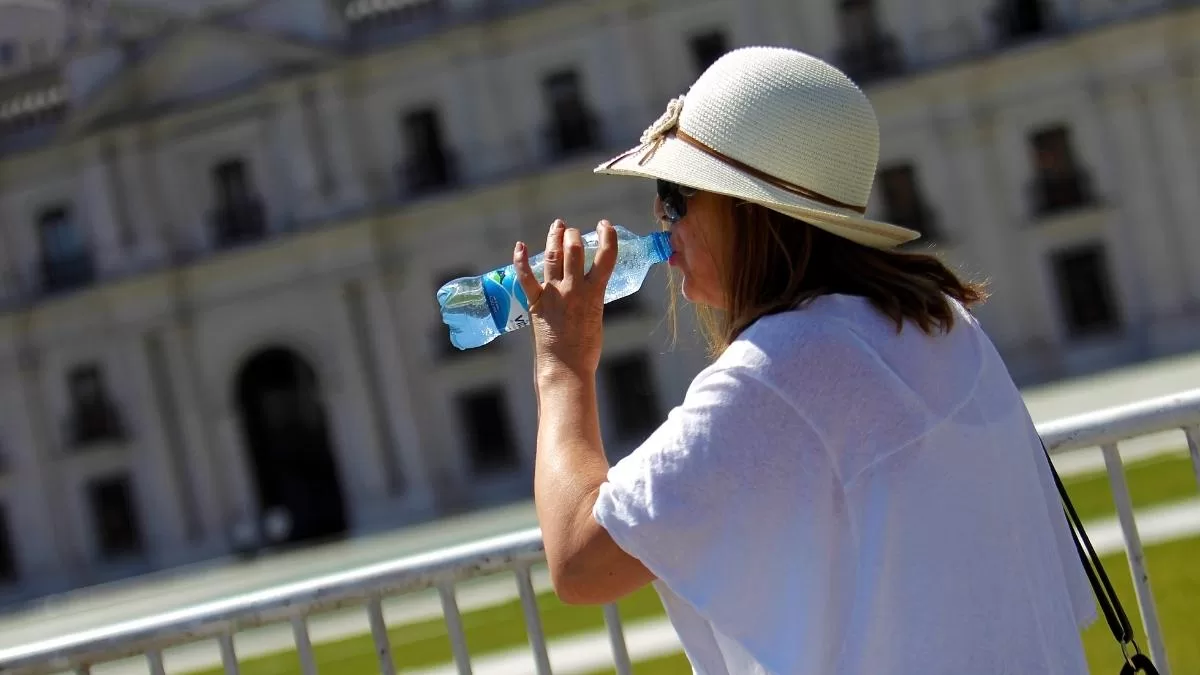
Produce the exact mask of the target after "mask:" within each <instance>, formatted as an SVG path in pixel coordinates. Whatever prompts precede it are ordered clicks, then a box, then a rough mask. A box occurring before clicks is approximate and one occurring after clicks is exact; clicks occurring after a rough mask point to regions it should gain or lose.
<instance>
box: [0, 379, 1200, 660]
mask: <svg viewBox="0 0 1200 675" xmlns="http://www.w3.org/2000/svg"><path fill="white" fill-rule="evenodd" d="M1196 425H1200V389H1194V390H1190V391H1186V392H1181V393H1178V394H1174V395H1171V396H1164V397H1160V398H1155V399H1149V400H1146V401H1140V402H1137V403H1133V404H1130V405H1124V406H1118V407H1113V408H1107V409H1103V410H1097V411H1093V412H1089V413H1085V414H1082V415H1076V416H1074V417H1069V418H1065V419H1060V420H1054V421H1051V422H1044V423H1042V424H1040V425H1038V433H1040V434H1041V435H1042V438H1043V439H1044V440H1045V441H1046V446H1047V448H1048V449H1049V450H1050V451H1051V452H1063V451H1067V450H1074V449H1079V448H1086V447H1097V446H1102V445H1106V444H1111V443H1117V442H1119V441H1123V440H1126V439H1129V438H1134V437H1138V436H1146V435H1149V434H1153V433H1157V432H1160V431H1169V430H1173V429H1181V428H1186V427H1195V426H1196ZM544 559H545V554H544V551H543V548H542V541H541V532H540V531H539V530H538V529H537V528H530V529H528V530H523V531H520V532H515V533H512V534H509V535H505V536H502V537H494V538H490V539H486V540H482V541H476V542H471V543H468V544H463V545H461V546H455V547H452V548H448V549H443V550H440V551H435V552H430V553H424V554H420V555H415V556H409V557H406V558H401V559H398V560H392V561H387V562H383V563H377V564H374V565H369V566H365V567H361V568H358V569H353V570H348V571H345V572H339V573H336V574H329V575H324V576H320V577H316V578H313V579H308V580H304V581H300V582H295V583H290V584H284V585H281V586H276V587H273V588H269V589H265V590H262V591H255V592H251V593H247V594H244V595H240V596H236V597H233V598H227V599H223V600H219V601H214V602H208V603H203V604H200V605H196V606H193V607H188V608H184V609H180V610H175V611H171V612H166V613H162V614H156V615H152V616H148V617H142V618H140V619H134V620H131V621H125V622H121V623H117V624H114V625H111V626H105V627H102V628H96V629H91V630H86V631H80V632H77V633H73V634H70V635H65V636H59V637H55V638H51V639H47V640H42V641H39V642H35V643H32V644H27V645H22V646H20V647H15V648H10V649H7V650H2V651H0V671H3V672H5V673H12V675H41V674H42V673H57V672H60V671H64V670H73V669H76V668H81V667H82V668H86V667H87V665H88V664H92V663H99V662H103V661H114V660H118V659H122V658H126V657H132V656H139V655H142V654H144V653H146V652H148V651H150V650H155V649H157V650H162V649H166V648H169V647H172V646H174V645H178V644H184V643H191V642H195V641H198V640H204V639H210V638H220V637H221V636H223V635H228V634H232V633H234V632H237V631H240V630H245V629H248V628H255V627H258V626H262V625H265V624H270V623H287V622H289V621H290V620H291V619H292V618H293V617H295V616H296V615H297V614H304V615H307V614H313V613H316V612H321V611H328V610H332V609H339V608H343V607H347V606H356V605H364V604H366V603H367V602H368V601H369V599H370V598H372V597H377V596H384V595H396V594H403V593H411V592H414V591H421V590H426V589H431V588H436V587H438V586H439V585H443V584H447V585H452V584H455V583H458V582H461V581H466V580H468V579H472V578H475V577H479V576H483V575H487V574H493V573H498V572H505V571H511V570H512V569H513V568H514V567H517V566H520V565H529V564H533V563H536V562H540V561H542V560H544Z"/></svg>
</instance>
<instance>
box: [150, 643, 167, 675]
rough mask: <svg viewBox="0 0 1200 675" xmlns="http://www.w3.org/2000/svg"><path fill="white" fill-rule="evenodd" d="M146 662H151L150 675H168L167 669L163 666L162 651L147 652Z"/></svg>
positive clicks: (152, 650)
mask: <svg viewBox="0 0 1200 675" xmlns="http://www.w3.org/2000/svg"><path fill="white" fill-rule="evenodd" d="M146 660H147V661H149V662H150V675H167V669H166V667H165V666H163V655H162V650H160V649H151V650H150V651H148V652H146Z"/></svg>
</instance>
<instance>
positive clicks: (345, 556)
mask: <svg viewBox="0 0 1200 675" xmlns="http://www.w3.org/2000/svg"><path fill="white" fill-rule="evenodd" d="M1198 387H1200V354H1195V355H1191V356H1187V357H1183V358H1176V359H1171V360H1164V361H1159V362H1155V363H1151V364H1147V365H1142V366H1137V367H1132V368H1126V369H1122V370H1119V371H1112V372H1109V373H1106V374H1103V375H1099V376H1093V377H1088V378H1082V379H1079V380H1075V381H1071V382H1062V383H1056V384H1053V385H1049V386H1045V387H1040V388H1035V389H1029V390H1027V391H1026V392H1025V397H1026V401H1027V403H1028V404H1029V408H1030V411H1031V414H1032V415H1033V417H1034V419H1035V420H1036V421H1039V422H1041V421H1047V420H1051V419H1058V418H1061V417H1067V416H1071V415H1076V414H1080V413H1084V412H1087V411H1089V410H1095V409H1097V408H1102V407H1108V406H1113V405H1120V404H1123V403H1131V402H1135V401H1139V400H1142V399H1146V398H1152V397H1155V396H1163V395H1167V394H1171V393H1175V392H1179V391H1183V390H1187V389H1192V388H1198ZM1183 444H1184V441H1183V437H1182V434H1180V433H1171V434H1165V435H1164V434H1160V435H1156V436H1155V437H1148V438H1146V439H1140V440H1138V441H1133V442H1130V443H1129V444H1128V446H1127V447H1126V446H1122V454H1123V455H1125V456H1126V458H1127V461H1132V460H1134V459H1135V458H1142V457H1146V456H1150V455H1153V454H1156V453H1159V452H1162V451H1164V450H1166V451H1169V450H1175V449H1178V448H1180V447H1182V446H1183ZM1055 463H1056V465H1058V466H1059V467H1060V470H1061V471H1062V472H1063V473H1064V474H1069V473H1077V472H1081V471H1090V470H1097V469H1102V468H1103V461H1102V459H1100V457H1099V452H1098V451H1096V450H1081V451H1076V452H1073V453H1068V454H1065V455H1061V456H1057V457H1056V458H1055ZM534 525H536V519H535V516H534V512H533V505H532V503H531V502H523V503H518V504H514V505H511V506H507V507H503V508H498V509H492V510H489V511H487V512H481V513H475V514H470V515H466V516H461V517H457V518H453V519H448V520H444V521H440V522H437V523H428V524H424V525H420V526H415V527H410V528H405V529H404V530H398V531H395V532H390V533H387V534H382V535H374V536H369V537H361V538H358V539H355V540H351V541H346V542H341V543H337V544H331V545H326V546H322V547H318V548H313V549H308V550H303V551H295V552H289V553H285V554H279V555H277V556H271V557H266V558H262V559H259V560H255V561H250V562H236V561H232V560H221V561H214V562H211V563H207V564H204V565H200V566H193V567H191V568H188V569H181V570H175V571H172V572H164V573H159V574H156V575H154V576H153V577H149V578H143V579H140V580H133V581H127V582H121V583H117V584H110V585H107V586H103V587H96V588H91V589H84V590H80V591H76V592H73V593H70V594H66V595H62V596H58V597H56V598H53V599H50V600H48V601H45V602H43V603H41V604H40V606H38V607H37V608H34V609H26V610H23V611H21V612H16V613H11V614H9V615H6V616H4V617H2V618H0V649H4V648H7V647H12V646H15V645H19V644H23V643H26V642H30V641H34V640H38V639H45V638H47V637H51V636H54V635H61V634H65V633H69V632H74V631H79V630H83V629H86V628H91V627H97V626H104V625H110V624H113V623H115V622H119V621H123V620H128V619H132V618H136V617H141V616H145V615H147V614H154V613H159V612H165V611H169V610H173V609H179V608H182V607H187V606H191V605H195V604H198V603H201V602H208V601H214V600H219V599H222V598H227V597H231V596H234V595H237V594H239V593H243V592H246V591H249V590H257V589H262V588H265V587H269V586H273V585H279V584H283V583H287V582H291V581H296V580H299V579H304V578H308V577H312V576H316V575H319V574H325V573H329V572H334V571H338V570H344V569H346V568H350V567H355V566H359V565H365V564H369V563H373V562H378V561H382V560H387V559H391V558H395V557H397V556H402V555H406V554H411V553H417V552H420V551H425V550H429V549H432V548H438V547H443V546H450V545H454V544H459V543H464V542H467V541H471V540H474V539H478V538H481V537H485V536H493V535H498V534H504V533H506V532H511V531H515V530H519V529H524V528H527V527H532V526H534ZM495 583H497V582H494V581H483V582H478V583H476V584H472V585H466V586H464V587H463V593H464V594H465V595H469V594H470V593H471V592H472V591H471V589H474V588H478V589H481V590H479V591H478V593H479V597H480V598H485V597H490V594H491V593H490V592H489V591H486V590H482V589H487V588H498V587H496V586H494V584H495ZM505 583H509V585H510V586H511V582H507V581H506V582H505ZM489 584H493V586H489ZM414 602H422V601H421V600H420V599H419V598H418V599H415V600H410V599H405V600H404V601H403V602H398V603H396V604H393V605H392V608H393V611H392V612H389V620H397V618H399V617H401V616H402V615H408V614H410V613H411V612H412V611H416V610H414V609H412V608H416V607H419V605H416V604H411V603H414ZM424 602H429V600H428V598H426V600H424ZM430 606H435V605H430ZM404 607H408V608H410V609H409V610H404V609H403V608H404ZM439 611H440V610H439ZM393 612H394V613H395V614H394V616H393ZM418 613H419V612H418ZM401 620H411V619H401ZM364 626H365V623H364ZM314 637H317V636H314ZM318 639H319V638H318ZM239 642H240V641H239Z"/></svg>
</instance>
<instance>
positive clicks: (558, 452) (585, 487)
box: [534, 372, 608, 570]
mask: <svg viewBox="0 0 1200 675" xmlns="http://www.w3.org/2000/svg"><path fill="white" fill-rule="evenodd" d="M538 389H539V404H538V418H539V419H538V439H537V458H536V461H535V466H534V499H535V503H536V506H537V514H538V522H540V523H541V526H542V537H543V539H544V540H545V545H546V557H547V559H548V561H549V563H550V565H551V569H552V570H554V569H562V566H561V565H560V563H564V562H565V561H567V560H570V559H572V558H574V557H575V556H576V554H577V553H579V552H580V550H581V549H582V548H583V547H584V545H585V543H586V542H585V541H584V540H583V538H584V536H585V535H586V533H587V530H588V528H586V527H583V525H585V524H587V522H586V521H587V519H590V518H591V511H592V506H593V505H594V504H595V501H596V493H597V491H598V490H599V488H600V485H601V484H602V483H603V482H604V480H605V478H606V477H607V475H608V460H607V459H606V458H605V456H604V445H603V441H602V440H601V437H600V414H599V411H598V410H597V403H596V381H595V376H594V375H592V376H583V375H577V374H574V373H561V372H559V373H553V374H550V373H547V374H544V375H543V376H542V377H539V381H538Z"/></svg>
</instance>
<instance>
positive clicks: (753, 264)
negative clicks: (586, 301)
mask: <svg viewBox="0 0 1200 675" xmlns="http://www.w3.org/2000/svg"><path fill="white" fill-rule="evenodd" d="M724 201H725V202H726V203H727V204H728V207H729V209H730V211H731V212H730V216H731V218H730V219H729V223H730V225H731V226H730V227H728V228H722V232H720V233H719V234H718V238H719V241H712V242H708V244H709V246H708V248H709V250H710V251H712V252H713V253H714V256H715V258H716V263H717V273H718V275H719V278H720V281H721V286H722V291H723V293H724V294H725V298H724V299H725V303H724V304H725V307H726V308H727V309H725V310H716V309H713V308H711V307H707V306H704V305H696V314H697V319H698V323H699V327H700V332H701V335H702V337H703V338H704V340H705V342H706V343H707V345H708V350H709V354H710V355H711V356H712V357H714V358H715V357H716V356H718V355H720V354H721V352H723V351H724V350H725V348H726V347H728V346H729V345H730V343H732V342H733V341H734V340H735V339H737V337H738V336H739V335H741V334H742V332H743V331H745V330H746V329H747V328H748V327H749V326H750V325H751V324H753V323H754V322H755V321H757V320H758V319H760V318H762V317H764V316H767V315H770V314H775V313H778V312H784V311H788V310H792V309H796V308H800V307H802V306H803V305H805V304H806V303H808V302H810V301H812V300H813V299H814V298H817V297H819V296H822V295H828V294H833V293H838V294H845V295H856V296H861V297H864V298H866V299H867V300H869V301H870V302H871V304H872V305H874V307H875V308H876V309H877V310H879V311H880V312H881V313H883V314H884V315H885V316H887V317H888V318H889V319H891V320H892V321H893V322H894V323H895V325H896V332H897V333H899V332H900V331H901V330H902V329H903V328H904V324H905V322H910V323H912V324H914V325H916V326H917V327H918V328H920V330H922V331H924V332H925V333H927V334H930V335H932V334H934V333H936V332H946V331H949V330H950V329H951V328H953V327H954V310H953V307H952V305H951V302H950V301H951V299H953V300H956V301H958V302H959V303H961V304H963V305H964V306H966V307H970V306H972V305H975V304H977V303H980V302H982V301H984V300H985V299H987V291H986V287H985V284H984V283H982V282H972V281H966V280H963V279H960V278H959V276H958V275H957V274H956V273H955V272H953V271H952V270H951V269H950V268H949V267H947V266H946V264H945V263H943V262H942V260H941V259H940V258H938V257H937V256H936V255H933V254H931V253H927V252H921V251H906V250H879V249H873V248H869V247H866V246H862V245H860V244H856V243H854V242H852V241H850V240H848V239H844V238H842V237H838V236H837V235H833V234H830V233H828V232H826V231H824V230H822V229H820V228H817V227H815V226H813V225H810V224H809V223H806V222H804V221H802V220H798V219H796V218H792V217H790V216H787V215H785V214H782V213H779V212H778V211H772V210H771V209H768V208H766V207H764V206H760V205H758V204H752V203H749V202H744V201H741V200H735V199H733V198H725V199H724ZM674 285H675V282H674V280H672V286H674ZM676 295H677V294H676V293H671V305H670V314H671V318H672V319H673V320H674V318H675V313H676V304H675V296H676ZM672 325H674V321H673V324H672Z"/></svg>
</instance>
